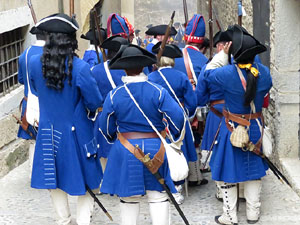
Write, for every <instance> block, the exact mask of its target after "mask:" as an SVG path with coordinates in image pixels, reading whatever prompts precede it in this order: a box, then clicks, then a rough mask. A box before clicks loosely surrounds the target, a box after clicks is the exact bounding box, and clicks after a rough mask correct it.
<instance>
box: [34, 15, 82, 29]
mask: <svg viewBox="0 0 300 225" xmlns="http://www.w3.org/2000/svg"><path fill="white" fill-rule="evenodd" d="M35 26H36V27H38V28H39V29H40V30H42V31H46V32H48V33H64V34H71V33H75V32H76V31H77V30H78V29H79V25H78V23H77V21H76V20H75V18H71V17H69V16H68V15H66V14H63V13H56V14H53V15H50V16H47V17H45V18H44V19H41V20H40V21H39V22H38V23H37V24H36V25H35Z"/></svg>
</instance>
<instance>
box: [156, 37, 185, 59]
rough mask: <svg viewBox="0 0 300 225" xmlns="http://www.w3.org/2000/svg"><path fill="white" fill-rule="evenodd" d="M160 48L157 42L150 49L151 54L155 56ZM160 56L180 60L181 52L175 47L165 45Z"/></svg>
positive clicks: (159, 43)
mask: <svg viewBox="0 0 300 225" xmlns="http://www.w3.org/2000/svg"><path fill="white" fill-rule="evenodd" d="M160 46H161V41H160V42H157V44H156V45H154V46H153V47H152V52H153V53H155V54H157V53H158V52H159V49H160ZM162 56H166V57H169V58H172V59H174V58H181V57H182V52H181V50H180V48H179V47H178V46H177V45H174V44H166V46H165V48H164V51H163V54H162Z"/></svg>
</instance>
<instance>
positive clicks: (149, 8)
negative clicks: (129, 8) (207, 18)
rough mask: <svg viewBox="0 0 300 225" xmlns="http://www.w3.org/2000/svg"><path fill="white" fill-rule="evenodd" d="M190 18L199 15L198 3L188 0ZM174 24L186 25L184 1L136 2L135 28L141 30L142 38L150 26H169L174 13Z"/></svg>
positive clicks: (147, 0)
mask: <svg viewBox="0 0 300 225" xmlns="http://www.w3.org/2000/svg"><path fill="white" fill-rule="evenodd" d="M187 8H188V16H189V18H191V17H192V16H193V15H194V14H195V13H197V2H196V1H190V0H187ZM174 10H175V11H176V12H175V18H174V22H180V23H184V22H185V19H184V12H183V1H182V0H157V1H154V0H135V1H134V15H135V18H134V27H135V29H139V30H141V33H140V36H141V37H144V33H145V31H146V30H147V28H146V26H147V25H148V24H153V25H159V24H168V23H169V21H170V18H171V15H172V12H173V11H174Z"/></svg>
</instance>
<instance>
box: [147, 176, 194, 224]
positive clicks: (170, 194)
mask: <svg viewBox="0 0 300 225" xmlns="http://www.w3.org/2000/svg"><path fill="white" fill-rule="evenodd" d="M153 175H154V177H155V178H156V179H157V180H158V182H159V183H160V184H161V185H162V187H163V189H164V190H165V191H166V193H167V194H168V196H169V198H170V200H171V202H172V203H173V204H174V206H175V208H176V210H177V211H178V213H179V215H180V217H181V218H182V220H183V221H184V223H185V224H186V225H189V221H188V220H187V218H186V217H185V215H184V213H183V212H182V210H181V208H180V207H179V205H178V203H177V202H176V200H175V198H174V196H173V195H172V193H171V191H170V189H169V187H168V186H167V185H166V183H165V180H164V178H162V176H161V175H160V174H159V173H158V172H156V173H154V174H153Z"/></svg>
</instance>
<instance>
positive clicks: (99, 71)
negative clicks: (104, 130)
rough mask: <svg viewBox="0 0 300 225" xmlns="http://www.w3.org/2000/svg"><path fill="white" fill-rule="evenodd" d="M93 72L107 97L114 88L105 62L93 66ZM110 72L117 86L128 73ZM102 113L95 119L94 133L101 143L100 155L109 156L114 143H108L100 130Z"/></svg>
mask: <svg viewBox="0 0 300 225" xmlns="http://www.w3.org/2000/svg"><path fill="white" fill-rule="evenodd" d="M92 73H93V75H94V77H95V79H96V82H97V85H98V88H99V91H100V93H101V95H102V97H103V99H105V98H106V96H107V94H108V93H109V92H110V91H111V90H112V89H113V87H112V85H111V83H110V82H109V80H108V77H107V73H106V71H105V69H104V63H101V64H98V65H96V66H94V67H93V68H92ZM110 73H111V76H112V79H113V82H114V83H115V85H116V86H119V85H122V84H123V81H122V80H121V78H122V76H125V75H126V73H125V71H124V70H110ZM100 114H101V113H99V114H98V116H97V118H96V121H95V127H94V133H95V137H96V140H97V143H98V144H99V145H100V147H99V157H104V158H107V156H108V153H109V150H110V148H111V146H112V144H110V143H108V142H107V141H106V140H105V139H104V137H103V135H102V134H101V133H100V131H99V125H98V124H99V118H100Z"/></svg>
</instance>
